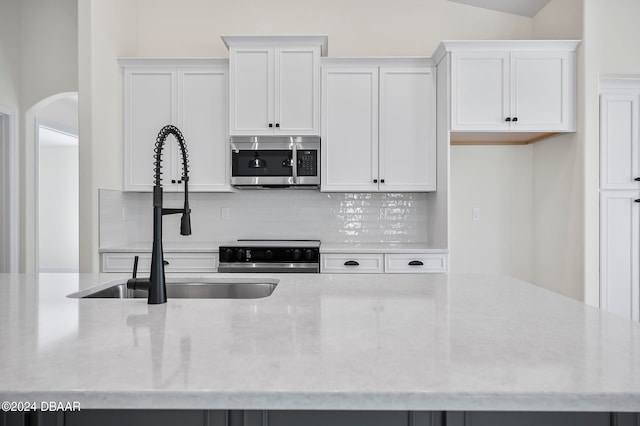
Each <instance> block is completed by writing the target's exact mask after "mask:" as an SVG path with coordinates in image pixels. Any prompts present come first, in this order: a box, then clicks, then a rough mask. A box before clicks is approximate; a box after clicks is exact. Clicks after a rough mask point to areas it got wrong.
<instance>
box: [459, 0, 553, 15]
mask: <svg viewBox="0 0 640 426" xmlns="http://www.w3.org/2000/svg"><path fill="white" fill-rule="evenodd" d="M449 1H453V2H456V3H464V4H468V5H471V6H477V7H482V8H485V9H491V10H498V11H500V12H506V13H513V14H515V15H522V16H529V17H533V16H535V15H536V14H537V13H538V12H540V10H541V9H542V8H543V7H545V6H546V4H547V3H549V1H550V0H449Z"/></svg>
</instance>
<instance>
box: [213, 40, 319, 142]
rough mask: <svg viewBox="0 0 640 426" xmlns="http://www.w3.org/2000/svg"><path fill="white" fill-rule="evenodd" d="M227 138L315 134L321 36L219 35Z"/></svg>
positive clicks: (317, 128) (317, 117) (316, 133)
mask: <svg viewBox="0 0 640 426" xmlns="http://www.w3.org/2000/svg"><path fill="white" fill-rule="evenodd" d="M223 40H224V42H225V44H226V45H227V47H228V48H229V69H230V78H229V87H230V94H229V96H230V99H229V106H230V108H229V109H230V114H229V119H230V134H231V135H319V134H320V56H321V55H323V54H326V46H327V38H326V37H324V36H274V37H271V36H224V37H223Z"/></svg>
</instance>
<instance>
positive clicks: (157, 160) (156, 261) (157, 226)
mask: <svg viewBox="0 0 640 426" xmlns="http://www.w3.org/2000/svg"><path fill="white" fill-rule="evenodd" d="M169 135H173V136H175V138H176V140H177V141H178V144H179V145H180V152H181V154H182V181H183V182H184V207H183V208H181V209H165V208H163V207H162V177H161V175H162V171H161V169H162V149H163V148H164V143H165V141H166V139H167V137H168V136H169ZM153 151H154V155H153V158H154V162H153V165H154V173H155V175H154V185H153V247H152V252H151V273H150V274H149V278H136V276H135V275H136V274H135V272H134V277H133V278H131V279H130V280H128V281H127V288H130V289H139V290H147V291H149V298H148V303H149V304H153V305H156V304H161V303H166V302H167V288H166V284H165V276H164V254H163V249H162V216H164V215H167V214H177V213H182V219H181V221H180V235H191V209H190V208H189V167H188V164H189V160H188V154H187V146H186V144H185V140H184V137H183V136H182V132H180V130H179V129H178V128H177V127H175V126H171V125H168V126H164V127H163V128H162V129H161V130H160V133H158V137H157V138H156V146H155V148H154V150H153ZM136 267H137V259H136V266H134V271H135V270H136Z"/></svg>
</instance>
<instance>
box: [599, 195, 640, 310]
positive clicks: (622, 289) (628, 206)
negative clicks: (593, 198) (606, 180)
mask: <svg viewBox="0 0 640 426" xmlns="http://www.w3.org/2000/svg"><path fill="white" fill-rule="evenodd" d="M638 199H640V193H638V192H637V191H602V193H601V195H600V306H601V307H602V309H604V310H606V311H609V312H613V313H615V314H618V315H621V316H623V317H625V318H627V319H632V320H634V321H638V320H639V315H638V313H639V308H640V299H639V295H640V292H639V291H638V286H639V280H640V266H639V265H638V259H639V256H640V250H639V246H640V226H639V225H640V202H636V200H638Z"/></svg>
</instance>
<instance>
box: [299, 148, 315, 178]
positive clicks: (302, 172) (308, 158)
mask: <svg viewBox="0 0 640 426" xmlns="http://www.w3.org/2000/svg"><path fill="white" fill-rule="evenodd" d="M297 156H298V176H318V160H317V158H318V151H317V150H315V149H306V150H299V151H298V152H297Z"/></svg>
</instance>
